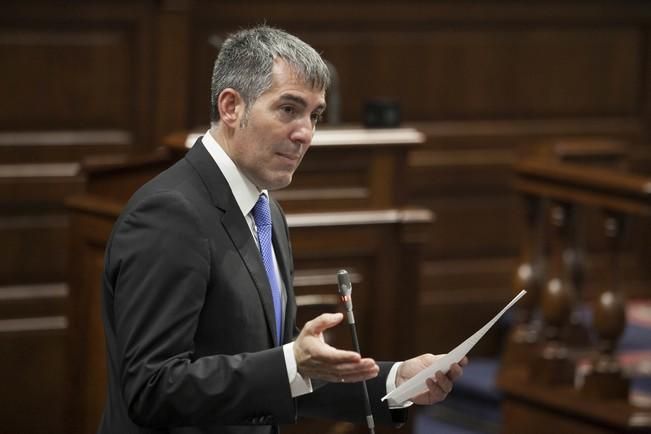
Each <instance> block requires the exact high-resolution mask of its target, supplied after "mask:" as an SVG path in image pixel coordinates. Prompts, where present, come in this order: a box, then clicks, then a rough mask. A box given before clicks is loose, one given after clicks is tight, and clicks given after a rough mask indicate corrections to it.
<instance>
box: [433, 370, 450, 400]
mask: <svg viewBox="0 0 651 434" xmlns="http://www.w3.org/2000/svg"><path fill="white" fill-rule="evenodd" d="M434 377H435V378H436V384H437V385H438V387H439V388H440V389H441V391H442V392H443V393H444V394H445V395H447V394H448V393H450V392H451V391H452V386H453V383H452V381H451V380H450V379H449V378H448V377H447V375H445V374H444V373H443V372H441V371H438V372H437V373H436V374H435V375H434Z"/></svg>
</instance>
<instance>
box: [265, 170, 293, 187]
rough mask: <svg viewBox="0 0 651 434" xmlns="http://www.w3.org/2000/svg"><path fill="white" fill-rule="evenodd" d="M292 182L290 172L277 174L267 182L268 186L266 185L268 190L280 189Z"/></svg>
mask: <svg viewBox="0 0 651 434" xmlns="http://www.w3.org/2000/svg"><path fill="white" fill-rule="evenodd" d="M291 183H292V174H289V175H284V176H279V177H277V178H275V179H273V180H271V181H270V182H269V186H267V187H266V189H267V190H269V191H274V190H281V189H283V188H285V187H287V186H288V185H289V184H291Z"/></svg>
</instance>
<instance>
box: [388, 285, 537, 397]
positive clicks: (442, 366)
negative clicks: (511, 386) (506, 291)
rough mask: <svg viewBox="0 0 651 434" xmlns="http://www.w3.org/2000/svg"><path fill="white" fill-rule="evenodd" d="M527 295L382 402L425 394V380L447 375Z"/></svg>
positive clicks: (523, 291) (516, 299)
mask: <svg viewBox="0 0 651 434" xmlns="http://www.w3.org/2000/svg"><path fill="white" fill-rule="evenodd" d="M526 293H527V291H525V290H522V291H520V293H519V294H518V295H516V296H515V297H513V300H511V302H510V303H509V304H507V305H506V307H505V308H504V309H502V310H501V311H500V313H498V314H497V315H495V317H494V318H493V319H492V320H490V321H488V322H487V323H486V324H485V325H484V326H483V327H482V328H480V329H479V330H477V331H476V332H475V334H473V335H472V336H470V337H469V338H468V339H466V340H465V341H463V342H462V343H461V344H460V345H459V346H457V347H456V348H455V349H453V350H452V351H450V352H449V353H447V354H445V355H443V356H442V357H439V358H438V359H436V360H435V361H434V363H432V364H431V365H430V366H428V367H427V368H425V369H423V370H422V371H420V372H419V373H418V374H416V375H414V376H413V377H412V378H410V379H409V380H407V381H405V382H404V383H402V384H401V385H400V386H399V387H397V388H396V389H395V390H394V391H393V392H391V393H389V394H387V395H385V396H384V397H383V398H382V401H384V400H385V399H389V398H391V399H393V400H395V401H396V402H404V401H406V400H408V399H410V398H413V397H414V396H416V395H420V394H421V393H423V392H425V391H426V390H427V384H426V383H425V380H427V379H428V378H429V377H432V376H434V374H435V373H436V372H437V371H441V372H443V373H444V374H445V373H447V372H448V371H449V370H450V365H451V364H453V363H457V362H459V361H460V360H461V359H463V358H464V356H465V355H466V354H468V352H469V351H470V350H471V349H472V347H474V346H475V344H476V343H477V342H479V340H480V339H481V338H482V337H483V336H484V335H485V334H486V332H487V331H488V330H489V329H490V328H491V327H493V325H494V324H495V323H496V322H497V320H498V319H500V317H501V316H502V315H504V312H506V311H507V310H509V309H510V308H511V306H513V305H514V304H515V303H516V302H517V301H518V300H520V299H521V298H522V297H523V296H524V295H525V294H526Z"/></svg>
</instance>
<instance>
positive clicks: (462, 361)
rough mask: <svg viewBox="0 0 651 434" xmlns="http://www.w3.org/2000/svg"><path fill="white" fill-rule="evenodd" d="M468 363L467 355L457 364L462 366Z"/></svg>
mask: <svg viewBox="0 0 651 434" xmlns="http://www.w3.org/2000/svg"><path fill="white" fill-rule="evenodd" d="M467 364H468V357H465V356H464V358H463V359H461V360H460V361H459V366H461V367H464V366H466V365H467Z"/></svg>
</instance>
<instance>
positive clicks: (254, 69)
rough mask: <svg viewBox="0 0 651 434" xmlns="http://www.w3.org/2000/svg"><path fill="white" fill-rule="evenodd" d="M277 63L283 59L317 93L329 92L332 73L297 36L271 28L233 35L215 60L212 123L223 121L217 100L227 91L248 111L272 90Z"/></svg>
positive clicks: (212, 84)
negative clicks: (241, 101) (261, 96)
mask: <svg viewBox="0 0 651 434" xmlns="http://www.w3.org/2000/svg"><path fill="white" fill-rule="evenodd" d="M275 59H282V60H284V61H285V62H287V64H288V65H289V66H290V67H291V68H292V69H293V70H294V72H295V73H296V74H297V75H298V77H299V78H301V79H303V80H304V81H305V83H306V84H307V85H309V86H310V87H312V88H313V89H318V90H326V89H327V88H328V86H329V85H330V73H329V71H328V67H327V66H326V64H325V62H324V61H323V59H322V58H321V56H320V55H319V53H317V52H316V51H315V50H314V48H312V47H311V46H309V45H308V44H306V43H305V42H303V41H302V40H300V39H299V38H297V37H296V36H294V35H290V34H289V33H287V32H285V31H283V30H280V29H276V28H273V27H268V26H258V27H253V28H250V29H245V30H240V31H238V32H236V33H233V34H232V35H230V36H229V37H228V39H226V41H224V44H223V45H222V47H221V50H220V51H219V55H218V56H217V59H216V60H215V66H214V67H213V73H212V82H211V88H210V92H211V93H210V120H211V122H217V121H218V120H219V110H217V97H218V96H219V94H220V93H221V92H222V91H223V90H224V89H226V88H232V89H235V90H236V91H237V92H239V94H240V95H241V96H242V98H243V100H244V103H245V104H246V107H247V109H248V108H249V107H251V104H253V103H254V102H255V101H256V100H257V99H258V97H259V96H260V95H262V94H263V93H264V92H265V91H266V90H268V89H269V88H271V85H272V76H271V72H272V68H273V64H274V60H275Z"/></svg>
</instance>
